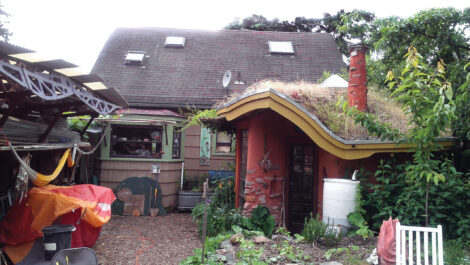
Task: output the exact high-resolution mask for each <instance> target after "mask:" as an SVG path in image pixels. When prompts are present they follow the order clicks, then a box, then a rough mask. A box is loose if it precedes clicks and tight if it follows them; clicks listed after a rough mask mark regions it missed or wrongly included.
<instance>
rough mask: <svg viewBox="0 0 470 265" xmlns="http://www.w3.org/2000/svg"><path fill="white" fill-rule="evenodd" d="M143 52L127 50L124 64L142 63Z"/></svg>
mask: <svg viewBox="0 0 470 265" xmlns="http://www.w3.org/2000/svg"><path fill="white" fill-rule="evenodd" d="M144 57H145V52H127V54H126V59H125V60H124V64H138V65H142V64H144Z"/></svg>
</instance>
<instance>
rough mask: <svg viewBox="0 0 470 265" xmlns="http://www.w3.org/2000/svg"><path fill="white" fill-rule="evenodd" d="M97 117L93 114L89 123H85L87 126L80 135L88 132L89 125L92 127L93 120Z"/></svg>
mask: <svg viewBox="0 0 470 265" xmlns="http://www.w3.org/2000/svg"><path fill="white" fill-rule="evenodd" d="M95 118H96V115H92V116H91V118H90V120H89V121H88V123H87V124H86V125H85V127H84V128H83V130H82V131H81V132H80V136H82V135H84V134H85V133H86V130H88V127H90V125H91V123H92V122H93V120H94V119H95Z"/></svg>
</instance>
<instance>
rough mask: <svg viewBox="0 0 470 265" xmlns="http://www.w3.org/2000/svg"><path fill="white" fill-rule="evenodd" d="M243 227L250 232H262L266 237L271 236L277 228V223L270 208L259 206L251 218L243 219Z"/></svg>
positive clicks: (253, 211)
mask: <svg viewBox="0 0 470 265" xmlns="http://www.w3.org/2000/svg"><path fill="white" fill-rule="evenodd" d="M242 226H243V227H245V228H247V229H249V230H258V231H262V232H263V233H264V234H265V235H266V236H271V235H272V234H273V231H274V228H275V227H276V221H275V220H274V217H272V215H271V213H270V212H269V209H268V208H266V207H264V206H261V205H258V206H257V207H256V208H254V209H253V210H252V211H251V216H250V217H249V218H247V217H244V218H243V219H242Z"/></svg>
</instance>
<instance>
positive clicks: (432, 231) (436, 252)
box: [395, 222, 444, 265]
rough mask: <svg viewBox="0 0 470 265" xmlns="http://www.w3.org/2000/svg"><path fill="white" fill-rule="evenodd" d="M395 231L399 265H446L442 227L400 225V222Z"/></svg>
mask: <svg viewBox="0 0 470 265" xmlns="http://www.w3.org/2000/svg"><path fill="white" fill-rule="evenodd" d="M395 231H396V261H397V265H406V264H410V265H413V264H416V265H421V264H424V265H429V264H432V265H444V251H443V245H442V226H441V225H438V226H437V227H436V228H432V227H417V226H405V225H400V222H398V223H397V227H396V230H395ZM407 231H408V233H407ZM407 237H408V238H407ZM429 239H431V242H429ZM436 240H437V242H436ZM407 242H408V246H407ZM422 243H423V244H422ZM429 244H431V253H429V252H430V251H429V250H430V249H429ZM429 254H431V256H430V255H429ZM431 261H432V263H430V262H431ZM407 262H408V263H407Z"/></svg>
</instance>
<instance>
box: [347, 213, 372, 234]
mask: <svg viewBox="0 0 470 265" xmlns="http://www.w3.org/2000/svg"><path fill="white" fill-rule="evenodd" d="M347 218H348V222H349V223H350V224H352V225H354V226H356V227H357V229H356V230H355V231H354V233H355V234H356V235H358V236H362V238H364V239H366V238H369V237H371V236H373V235H374V232H372V230H370V229H369V226H368V225H367V221H366V220H365V219H364V217H362V214H361V213H360V212H357V211H354V212H352V213H350V214H348V217H347Z"/></svg>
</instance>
